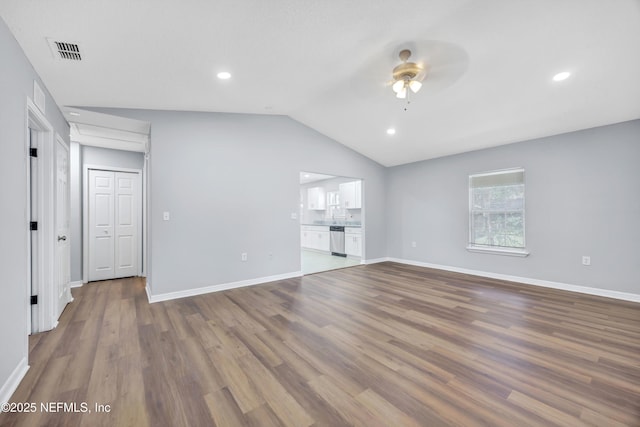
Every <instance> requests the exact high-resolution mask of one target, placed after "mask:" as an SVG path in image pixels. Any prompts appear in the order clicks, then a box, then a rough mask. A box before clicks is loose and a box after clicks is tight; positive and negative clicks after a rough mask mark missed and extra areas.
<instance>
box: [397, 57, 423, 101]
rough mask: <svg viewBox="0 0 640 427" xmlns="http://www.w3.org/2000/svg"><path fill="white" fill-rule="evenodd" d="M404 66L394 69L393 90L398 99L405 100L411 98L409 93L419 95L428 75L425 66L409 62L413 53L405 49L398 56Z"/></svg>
mask: <svg viewBox="0 0 640 427" xmlns="http://www.w3.org/2000/svg"><path fill="white" fill-rule="evenodd" d="M398 56H399V57H400V59H401V60H402V64H400V65H398V66H396V67H395V68H394V69H393V83H392V85H391V88H392V89H393V91H394V92H395V93H396V97H397V98H400V99H405V98H407V97H408V96H409V91H411V92H413V93H418V91H419V90H420V88H421V87H422V81H423V80H424V78H425V77H426V75H427V70H426V69H425V67H424V66H422V65H420V64H417V63H415V62H409V58H410V57H411V51H410V50H409V49H403V50H401V51H400V54H399V55H398Z"/></svg>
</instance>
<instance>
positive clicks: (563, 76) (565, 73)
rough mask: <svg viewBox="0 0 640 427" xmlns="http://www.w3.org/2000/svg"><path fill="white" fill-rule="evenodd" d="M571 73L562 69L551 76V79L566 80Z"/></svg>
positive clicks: (556, 80)
mask: <svg viewBox="0 0 640 427" xmlns="http://www.w3.org/2000/svg"><path fill="white" fill-rule="evenodd" d="M570 75H571V73H570V72H568V71H563V72H561V73H558V74H556V75H555V76H553V81H554V82H561V81H563V80H566V79H568V78H569V76H570Z"/></svg>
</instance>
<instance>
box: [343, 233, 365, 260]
mask: <svg viewBox="0 0 640 427" xmlns="http://www.w3.org/2000/svg"><path fill="white" fill-rule="evenodd" d="M355 230H357V232H356V231H355ZM344 251H345V253H346V254H347V255H351V256H357V257H361V256H362V233H361V232H360V230H359V229H349V228H347V229H345V233H344Z"/></svg>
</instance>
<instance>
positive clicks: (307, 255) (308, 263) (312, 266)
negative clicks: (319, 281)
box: [302, 249, 360, 275]
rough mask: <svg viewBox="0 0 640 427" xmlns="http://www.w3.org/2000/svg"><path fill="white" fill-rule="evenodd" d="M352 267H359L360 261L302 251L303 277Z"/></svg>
mask: <svg viewBox="0 0 640 427" xmlns="http://www.w3.org/2000/svg"><path fill="white" fill-rule="evenodd" d="M354 265H360V260H355V259H350V258H344V257H339V256H334V255H329V254H324V253H321V252H316V251H311V250H307V249H302V274H304V275H306V274H313V273H319V272H321V271H327V270H335V269H338V268H345V267H353V266H354Z"/></svg>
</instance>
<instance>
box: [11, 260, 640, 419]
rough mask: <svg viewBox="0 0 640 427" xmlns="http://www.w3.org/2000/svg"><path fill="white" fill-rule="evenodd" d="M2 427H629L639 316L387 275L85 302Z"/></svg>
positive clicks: (38, 350)
mask: <svg viewBox="0 0 640 427" xmlns="http://www.w3.org/2000/svg"><path fill="white" fill-rule="evenodd" d="M73 294H74V298H75V301H74V302H73V303H71V304H70V305H69V306H68V307H67V309H66V310H65V312H64V313H63V315H62V317H61V319H60V324H59V326H58V328H57V329H55V330H54V331H51V332H47V333H42V334H37V335H34V336H32V337H31V339H30V345H31V355H30V364H31V369H30V370H29V372H28V373H27V375H26V377H25V379H24V380H23V382H22V383H21V385H20V386H19V388H18V390H17V391H16V393H15V394H14V396H13V398H12V401H13V402H36V403H37V404H38V405H40V402H58V401H62V402H77V403H79V402H87V403H88V404H89V407H90V408H93V405H94V404H95V403H100V404H109V405H110V406H111V412H109V413H95V412H93V413H84V414H83V413H58V414H51V413H50V414H46V413H42V412H37V413H34V414H19V415H18V414H1V415H0V425H2V426H29V427H33V426H40V425H42V426H65V427H67V426H77V425H82V426H100V425H103V426H154V427H155V426H213V425H217V426H243V425H248V426H278V425H286V426H296V427H298V426H310V425H315V426H342V425H362V426H465V427H466V426H508V427H513V426H518V427H520V426H556V425H557V426H583V425H584V426H598V427H603V426H612V427H614V426H640V304H634V303H629V302H622V301H615V300H610V299H605V298H599V297H592V296H586V295H580V294H575V293H568V292H562V291H556V290H550V289H544V288H537V287H532V286H525V285H517V284H513V283H508V282H502V281H498V280H492V279H485V278H479V277H474V276H467V275H462V274H456V273H448V272H443V271H438V270H430V269H424V268H419V267H411V266H406V265H400V264H394V263H382V264H376V265H369V266H358V267H353V268H349V269H344V270H336V271H331V272H327V273H321V274H315V275H312V276H307V277H304V278H300V279H290V280H284V281H280V282H274V283H271V284H266V285H259V286H253V287H248V288H242V289H235V290H231V291H226V292H220V293H215V294H208V295H203V296H196V297H191V298H185V299H180V300H174V301H169V302H163V303H156V304H152V305H149V304H148V302H147V298H146V295H145V291H144V287H143V283H142V281H141V280H140V279H127V280H117V281H112V282H102V283H94V284H89V285H85V286H84V287H82V288H79V289H75V290H74V291H73Z"/></svg>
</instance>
